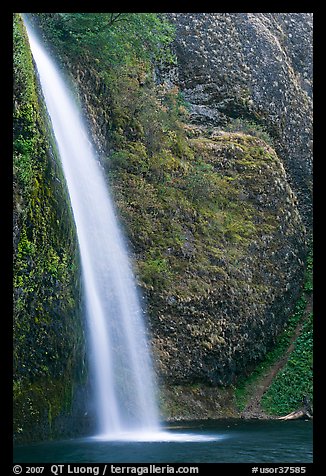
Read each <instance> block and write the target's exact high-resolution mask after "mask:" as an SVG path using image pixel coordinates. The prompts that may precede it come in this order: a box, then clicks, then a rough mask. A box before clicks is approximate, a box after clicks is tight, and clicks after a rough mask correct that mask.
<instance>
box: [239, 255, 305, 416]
mask: <svg viewBox="0 0 326 476" xmlns="http://www.w3.org/2000/svg"><path fill="white" fill-rule="evenodd" d="M312 275H313V268H312V254H311V253H310V254H309V256H308V258H307V265H306V278H305V284H304V292H303V294H302V296H301V298H300V299H299V301H298V302H297V304H296V307H295V310H294V312H293V313H292V315H291V316H290V318H289V319H288V321H287V324H286V327H285V330H284V331H283V332H282V334H281V335H280V336H279V338H278V340H277V342H276V344H275V346H274V347H273V349H272V350H271V351H269V352H268V353H267V354H266V356H265V358H264V360H263V361H262V362H261V363H260V364H259V365H258V366H257V367H256V368H255V370H254V371H253V372H252V373H251V374H250V376H249V377H245V376H244V377H242V378H241V379H240V380H239V382H238V384H237V386H236V388H235V398H236V405H237V408H238V409H239V411H243V410H244V409H245V407H246V405H247V404H248V400H249V398H250V396H251V395H252V392H253V391H254V389H255V386H256V385H257V384H259V381H260V379H261V378H263V376H264V375H265V374H266V373H267V372H268V371H269V369H270V368H271V367H272V366H273V365H274V364H275V363H276V362H277V361H278V360H280V359H281V358H282V356H283V355H284V353H285V352H286V351H287V349H288V347H289V345H290V343H291V341H292V339H293V334H294V331H295V330H296V328H297V326H298V325H299V324H300V322H301V323H302V328H301V332H300V334H299V336H298V337H297V338H296V339H295V342H294V349H293V351H292V352H291V353H290V355H289V358H288V361H287V363H286V365H285V366H284V367H283V368H282V369H281V371H280V372H278V373H277V375H276V377H275V378H274V379H273V381H272V384H271V385H270V387H269V388H268V389H267V391H266V392H265V393H264V395H263V397H262V401H261V405H262V409H263V410H264V411H265V412H266V413H267V414H271V415H284V414H287V413H290V412H292V411H295V410H297V409H299V408H301V407H302V402H303V399H304V398H305V397H308V399H309V401H310V402H312V400H313V387H312V382H313V381H312V358H313V354H312V352H313V315H312V313H308V314H307V305H308V301H307V293H308V294H310V284H309V283H311V282H312ZM307 284H308V285H307Z"/></svg>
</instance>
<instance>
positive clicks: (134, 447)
mask: <svg viewBox="0 0 326 476" xmlns="http://www.w3.org/2000/svg"><path fill="white" fill-rule="evenodd" d="M167 429H168V431H166V432H162V434H164V433H165V435H168V434H169V435H176V436H177V435H183V436H182V437H180V439H179V440H174V441H173V439H172V441H168V440H167V439H165V440H164V439H163V440H162V441H159V440H157V441H145V442H140V441H104V440H100V441H98V440H94V439H93V438H78V439H74V440H64V441H53V442H44V443H38V444H30V445H24V446H16V447H15V448H14V463H120V464H121V463H122V462H123V463H264V462H265V463H282V464H283V463H295V464H298V463H311V462H312V459H313V453H312V422H311V421H299V420H296V421H295V420H292V421H290V420H288V421H280V420H269V421H266V420H237V419H231V420H217V421H214V422H198V421H196V422H187V423H185V422H178V423H175V424H173V425H171V426H169V427H167ZM199 434H200V435H201V436H202V437H203V440H202V441H200V440H199V438H198V435H199ZM187 437H188V439H187ZM205 437H206V440H205ZM192 438H193V439H192ZM165 474H166V473H165ZM205 474H206V473H205ZM216 474H228V473H224V472H222V473H216ZM237 474H238V473H237ZM239 474H240V472H239ZM241 474H242V473H241ZM246 474H247V473H246Z"/></svg>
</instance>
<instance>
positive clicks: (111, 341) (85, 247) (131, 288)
mask: <svg viewBox="0 0 326 476" xmlns="http://www.w3.org/2000/svg"><path fill="white" fill-rule="evenodd" d="M24 22H25V26H26V29H27V33H28V37H29V42H30V47H31V50H32V54H33V57H34V60H35V63H36V66H37V70H38V74H39V78H40V83H41V88H42V92H43V95H44V99H45V103H46V107H47V110H48V113H49V116H50V118H51V122H52V127H53V132H54V136H55V138H56V142H57V146H58V150H59V154H60V158H61V161H62V166H63V171H64V175H65V179H66V182H67V186H68V191H69V195H70V200H71V206H72V210H73V215H74V220H75V223H76V228H77V236H78V242H79V249H80V256H81V264H82V274H83V281H84V289H85V299H86V309H87V321H88V328H89V340H90V353H91V355H90V364H91V370H92V373H93V375H94V382H95V383H94V385H95V391H94V398H95V400H96V401H95V406H96V413H97V418H98V435H99V436H100V437H103V438H108V439H111V438H113V439H115V438H120V437H127V438H128V435H129V436H130V438H131V439H132V438H133V435H135V434H136V433H137V434H141V433H144V435H145V434H153V433H157V432H158V431H159V428H160V425H159V415H158V410H157V405H156V400H155V386H154V374H153V370H152V363H151V357H150V351H149V346H148V342H147V339H146V332H145V327H144V322H143V315H142V309H141V306H140V302H139V298H138V295H137V288H136V285H135V281H134V277H133V273H132V270H131V266H130V263H129V261H128V256H127V251H126V246H125V243H124V239H123V236H122V234H121V231H120V229H119V225H118V222H117V218H116V216H115V212H114V208H113V205H112V200H111V197H110V194H109V191H108V185H107V183H106V181H105V178H104V174H103V171H102V169H101V166H100V165H99V161H98V157H97V155H96V152H95V150H94V148H93V146H92V144H91V141H90V139H89V136H88V132H87V128H86V127H85V123H84V121H83V119H82V115H81V113H80V111H79V110H78V107H77V105H76V102H75V100H74V98H73V96H72V94H71V92H70V91H69V89H68V87H67V85H66V83H65V81H64V79H63V77H62V75H61V74H60V72H59V69H58V68H57V67H56V65H55V64H54V62H53V60H52V58H51V57H50V56H49V54H48V53H47V51H46V49H45V48H44V46H43V45H42V44H41V42H40V40H39V39H38V38H37V37H36V36H35V33H34V31H33V29H32V27H31V26H30V25H29V23H28V21H27V20H26V18H25V17H24Z"/></svg>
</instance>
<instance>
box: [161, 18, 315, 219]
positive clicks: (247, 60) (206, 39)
mask: <svg viewBox="0 0 326 476" xmlns="http://www.w3.org/2000/svg"><path fill="white" fill-rule="evenodd" d="M168 17H169V19H170V20H171V21H173V22H174V24H175V26H176V40H175V52H176V55H177V59H178V66H177V68H176V69H175V70H173V71H171V70H170V71H169V72H168V74H167V75H163V78H164V79H167V78H169V79H170V81H172V82H174V83H176V84H178V85H179V86H180V87H181V90H182V91H183V93H184V97H185V99H186V100H187V101H188V102H189V104H190V110H191V119H192V121H193V122H195V123H202V124H205V125H211V126H217V127H223V126H225V125H226V124H227V123H230V121H231V122H232V119H234V118H247V119H250V120H253V121H254V122H256V123H259V124H261V125H263V126H264V127H265V128H266V130H267V131H268V133H269V134H270V136H271V137H272V138H273V141H274V146H275V150H276V151H277V153H278V155H279V157H280V158H281V160H282V161H283V163H284V166H285V169H286V172H287V175H288V179H289V182H290V184H291V186H292V187H293V190H294V191H295V193H296V194H297V196H298V199H299V209H300V211H301V213H302V216H303V218H304V221H305V223H306V224H307V225H308V226H310V225H311V221H312V210H311V206H312V195H311V192H312V190H311V180H312V178H311V173H312V14H309V13H171V14H169V15H168ZM161 79H162V78H161Z"/></svg>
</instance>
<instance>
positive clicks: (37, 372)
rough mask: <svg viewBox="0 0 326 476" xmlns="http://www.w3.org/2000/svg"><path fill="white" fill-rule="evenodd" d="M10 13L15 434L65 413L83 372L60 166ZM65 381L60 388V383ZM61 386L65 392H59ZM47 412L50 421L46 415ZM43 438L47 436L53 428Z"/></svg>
mask: <svg viewBox="0 0 326 476" xmlns="http://www.w3.org/2000/svg"><path fill="white" fill-rule="evenodd" d="M37 91H38V85H37V80H36V77H35V74H34V68H33V63H32V60H31V53H30V50H29V47H28V41H27V37H26V32H25V29H24V25H23V22H22V20H21V18H20V15H18V14H15V15H14V114H13V122H14V138H13V139H14V141H13V152H14V157H13V166H14V168H13V172H14V219H15V229H14V231H15V235H14V246H15V249H14V251H15V254H14V264H13V270H14V275H13V284H14V336H13V337H14V406H15V425H14V432H15V434H17V435H18V436H19V435H20V436H22V435H23V434H30V433H31V434H32V433H33V428H36V427H37V426H40V425H42V421H47V420H48V418H50V421H51V423H52V422H53V419H55V418H56V416H58V414H59V413H60V411H64V408H65V402H64V400H62V397H63V395H65V394H66V393H67V392H68V393H69V391H68V390H69V388H72V387H73V385H74V381H75V380H76V375H78V374H80V373H81V372H80V371H79V370H78V367H81V366H82V364H81V362H82V361H83V357H82V356H83V352H84V351H83V346H84V344H83V338H82V328H81V319H80V314H79V313H80V291H79V289H80V283H79V262H78V261H79V258H78V249H77V242H76V237H75V228H74V224H73V218H72V214H71V211H70V205H69V201H68V198H67V190H66V189H65V186H64V181H63V174H62V170H61V165H60V162H59V160H58V157H57V155H56V150H55V147H53V144H54V141H53V139H51V135H50V133H49V131H50V127H49V124H48V119H47V116H46V114H45V110H44V105H43V104H42V102H40V101H39V99H38V93H37ZM62 382H64V384H63V383H62ZM63 385H64V388H65V390H63ZM48 412H50V413H49V415H50V416H48ZM47 431H48V434H47V435H46V436H47V437H50V436H51V431H52V425H50V427H48V430H47Z"/></svg>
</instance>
